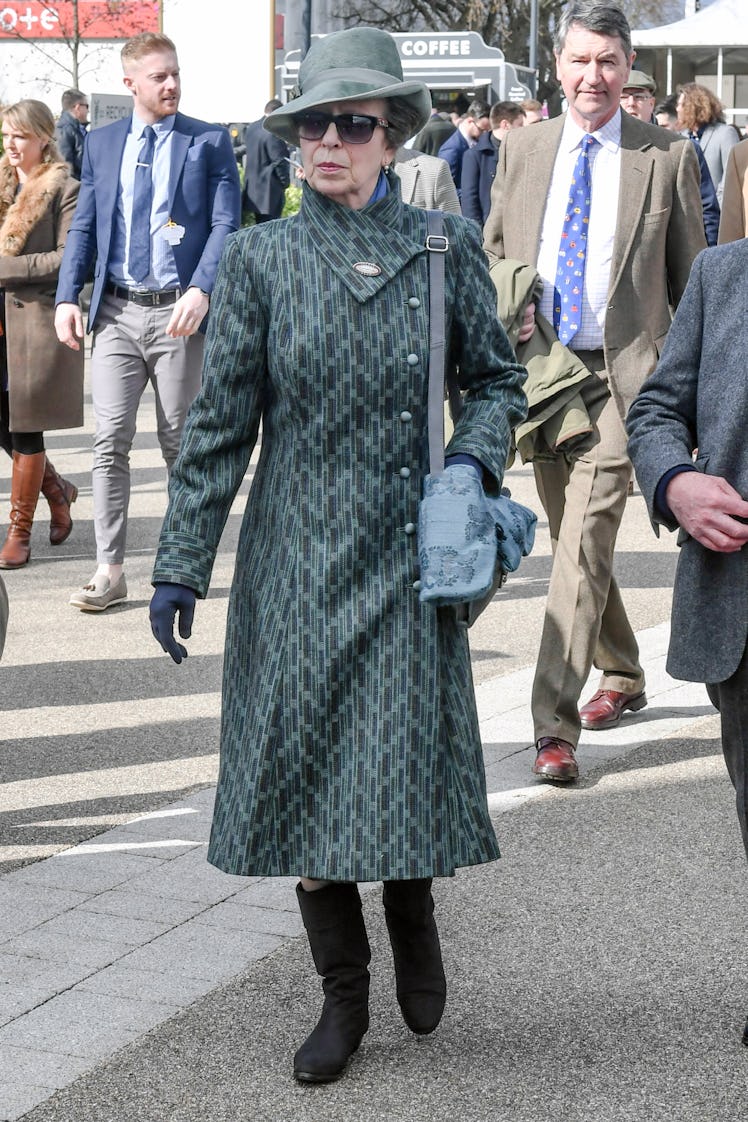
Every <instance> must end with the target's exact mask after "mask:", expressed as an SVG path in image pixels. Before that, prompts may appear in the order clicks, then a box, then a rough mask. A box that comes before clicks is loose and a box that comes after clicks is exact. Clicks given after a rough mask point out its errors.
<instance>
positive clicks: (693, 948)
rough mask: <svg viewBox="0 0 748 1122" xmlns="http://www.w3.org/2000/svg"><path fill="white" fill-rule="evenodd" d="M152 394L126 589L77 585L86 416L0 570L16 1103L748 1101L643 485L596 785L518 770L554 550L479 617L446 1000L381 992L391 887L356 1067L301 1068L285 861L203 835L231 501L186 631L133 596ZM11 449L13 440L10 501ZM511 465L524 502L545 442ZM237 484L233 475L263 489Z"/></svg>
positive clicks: (711, 833)
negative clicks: (622, 707)
mask: <svg viewBox="0 0 748 1122" xmlns="http://www.w3.org/2000/svg"><path fill="white" fill-rule="evenodd" d="M151 405H152V403H150V402H146V406H145V411H144V417H143V421H144V423H143V432H142V434H141V435H140V436H139V438H138V444H137V447H136V450H135V452H134V454H133V468H134V483H135V487H134V492H133V502H132V514H133V519H132V523H131V534H130V543H131V553H130V556H129V559H128V564H127V576H128V584H129V586H130V589H131V597H130V600H129V601H128V602H127V604H125V605H122V606H121V607H118V608H116V609H113V610H111V611H109V612H107V613H105V614H104V615H102V616H96V615H84V614H81V613H78V612H76V611H75V610H74V609H72V608H70V607H69V606H68V605H67V603H66V600H67V597H68V596H69V594H70V591H71V590H72V589H73V588H74V587H76V585H77V584H78V583H80V582H82V581H83V579H84V578H86V577H87V576H88V575H90V572H91V571H92V562H91V558H92V536H91V527H90V509H91V508H90V481H89V476H88V468H89V444H90V436H89V435H88V434H89V432H90V417H89V418H88V425H87V429H86V431H85V432H84V433H82V434H62V435H58V436H55V437H53V438H52V439H51V440H50V449H51V450H52V451H53V452H54V460H55V463H56V464H57V466H58V468H59V469H60V470H62V471H63V472H64V473H65V474H68V475H71V476H72V477H73V478H74V479H75V480H76V482H77V483H78V485H79V486H80V488H81V496H80V498H79V500H78V503H77V504H76V506H75V508H74V512H75V516H76V523H77V525H76V529H75V532H74V534H73V536H72V537H71V538H70V539H69V541H68V542H67V543H65V545H63V546H62V547H60V548H59V549H56V550H52V549H51V548H50V547H49V545H48V544H47V543H46V542H45V540H44V535H45V531H46V522H45V521H44V520H43V512H41V511H40V518H39V521H38V525H37V527H36V528H35V538H34V553H33V561H32V564H31V565H30V566H29V567H28V568H27V569H25V570H23V571H21V572H18V573H11V574H8V581H7V583H8V588H9V593H10V598H11V613H12V614H11V627H10V633H9V637H8V645H7V648H6V654H5V658H4V661H3V664H2V666H1V667H0V681H1V682H2V683H3V687H4V688H3V691H2V698H3V701H2V704H3V709H4V714H3V716H4V720H3V722H2V727H1V728H0V769H1V772H0V778H1V779H2V783H1V784H0V986H1V987H2V988H1V989H0V1119H5V1120H10V1119H16V1118H22V1117H23V1118H25V1119H27V1120H31V1122H52V1120H55V1122H88V1120H89V1119H91V1120H94V1119H96V1120H97V1122H101V1120H107V1122H125V1120H127V1122H131V1119H132V1118H133V1117H134V1116H139V1117H140V1118H142V1119H143V1120H144V1122H160V1120H162V1119H163V1120H167V1119H168V1120H169V1122H172V1120H173V1122H188V1120H189V1122H191V1120H193V1119H194V1120H198V1119H199V1120H201V1122H203V1120H206V1119H207V1120H209V1122H224V1120H225V1122H234V1120H235V1119H239V1118H244V1117H249V1118H252V1119H258V1120H264V1119H267V1120H268V1122H270V1120H272V1122H281V1120H282V1122H286V1120H291V1119H301V1120H303V1119H313V1120H315V1122H317V1120H321V1119H323V1118H324V1119H333V1120H336V1119H340V1120H345V1122H348V1120H354V1119H355V1120H357V1122H358V1120H362V1122H363V1120H368V1119H387V1120H388V1122H399V1120H403V1122H405V1120H409V1119H414V1120H415V1119H417V1120H421V1119H423V1120H424V1122H426V1120H433V1119H439V1120H441V1119H444V1120H446V1119H452V1118H453V1117H456V1116H459V1117H460V1118H464V1119H467V1120H468V1122H472V1120H474V1122H482V1120H483V1119H486V1120H489V1119H491V1120H492V1122H493V1120H496V1122H504V1120H506V1122H523V1120H525V1119H527V1120H528V1122H545V1120H546V1119H548V1120H549V1122H550V1120H551V1119H553V1120H554V1122H555V1120H557V1119H562V1120H566V1119H568V1120H569V1122H572V1120H573V1122H586V1120H587V1119H589V1120H590V1122H592V1120H593V1119H594V1120H595V1122H599V1120H607V1119H610V1120H611V1122H624V1120H628V1119H632V1120H633V1119H637V1120H640V1119H646V1120H647V1122H648V1120H650V1119H651V1120H660V1119H663V1120H664V1119H673V1120H677V1122H686V1120H691V1119H693V1120H694V1122H696V1120H697V1119H698V1120H699V1122H732V1120H733V1119H737V1118H738V1117H742V1116H743V1115H744V1113H745V1102H746V1094H747V1092H748V1049H744V1048H742V1047H741V1046H740V1044H739V1042H738V1041H739V1034H740V1029H741V1027H742V1021H743V1018H744V1016H745V1013H746V1012H748V984H747V983H748V977H747V974H748V970H747V965H748V964H747V963H746V949H745V930H746V914H745V900H746V892H745V887H746V883H745V860H744V856H743V853H742V849H741V846H740V842H739V836H738V830H737V825H736V823H735V821H734V811H733V807H732V795H731V789H730V787H729V783H728V782H727V779H726V777H725V773H724V768H723V765H722V762H721V757H720V755H719V751H718V748H719V746H718V740H717V722H716V717H715V715H714V714H713V711H712V709H711V707H710V706H709V703H708V701H707V698H706V695H705V692H704V691H703V689H702V688H701V687H697V686H688V685H684V684H681V683H675V682H672V681H671V680H670V679H668V677H667V675H666V674H665V671H664V652H665V648H666V642H667V623H666V620H667V614H668V610H669V587H670V581H671V579H672V569H673V563H674V556H675V554H674V547H673V543H672V539H670V538H664V539H663V540H662V541H659V542H658V541H657V540H656V539H655V538H654V537H653V536H652V535H651V531H650V529H649V527H648V524H647V520H646V516H645V513H644V511H643V508H642V504H641V499H640V498H639V497H638V496H634V498H633V499H632V500H631V502H630V503H629V510H628V511H627V515H626V521H625V523H624V528H623V531H622V536H621V547H622V548H621V565H620V570H619V571H620V574H621V583H622V586H623V588H624V595H625V597H626V602H627V606H628V607H629V610H630V612H631V615H632V618H633V619H634V620H635V623H636V626H637V628H638V629H639V632H640V639H641V645H642V651H643V656H644V661H645V666H646V669H647V676H648V686H647V689H648V695H649V698H650V704H649V707H648V708H647V710H645V711H644V712H642V713H640V714H637V715H636V716H635V717H633V718H631V719H629V720H628V721H627V722H625V723H624V724H623V725H622V726H621V728H619V729H616V730H613V731H611V732H609V733H598V734H586V735H585V737H584V738H583V741H582V745H581V751H580V761H581V764H582V768H583V773H584V774H583V780H582V782H581V783H580V785H579V786H578V788H575V789H572V790H569V789H555V788H550V787H548V786H545V785H535V784H534V783H533V782H532V781H531V779H530V777H529V763H530V755H531V753H530V751H529V744H530V742H531V739H532V730H531V727H530V722H529V704H528V701H529V688H530V682H531V677H532V660H533V657H534V651H535V649H536V647H537V639H538V631H539V624H540V618H541V614H542V606H543V596H544V593H545V586H546V581H547V575H548V571H549V557H548V543H547V534H546V533H545V528H544V527H543V526H542V525H541V527H540V532H539V535H538V546H537V550H536V553H535V554H534V555H533V557H532V558H530V559H529V560H528V562H526V563H524V564H523V569H522V571H521V573H520V575H519V576H517V577H516V578H515V579H514V580H513V581H512V582H511V583H510V584H509V585H508V586H507V588H506V590H505V591H504V592H502V593H501V594H500V597H499V598H498V599H497V602H496V604H495V605H494V606H493V607H492V608H491V609H490V611H489V612H487V613H486V616H485V617H483V618H482V619H481V621H480V622H479V624H478V625H477V627H476V628H475V629H474V634H473V644H472V645H473V657H474V671H475V677H476V682H477V684H478V697H479V708H480V714H481V728H482V732H483V739H484V746H485V758H486V772H487V779H488V787H489V791H490V793H491V794H490V803H491V807H492V811H493V812H494V813H495V815H496V826H497V832H498V835H499V839H500V842H501V844H502V849H503V853H504V857H503V860H502V861H500V862H497V863H495V864H493V865H491V866H486V867H482V868H478V869H472V870H464V871H462V872H460V874H459V875H458V876H457V877H455V878H454V879H453V880H449V881H443V882H441V883H439V885H438V887H437V890H436V896H437V906H438V910H439V919H440V927H441V930H442V937H443V942H444V949H445V958H446V960H447V964H448V973H449V978H450V987H451V989H450V1000H449V1005H448V1010H447V1014H446V1016H445V1019H444V1021H443V1024H442V1026H440V1028H439V1030H438V1031H437V1032H436V1033H435V1034H434V1035H433V1037H431V1038H428V1039H424V1040H418V1039H416V1038H414V1037H412V1036H411V1035H410V1034H409V1033H408V1031H407V1030H406V1029H405V1027H404V1025H403V1024H402V1021H401V1020H400V1017H399V1013H398V1011H397V1007H396V1004H395V1002H394V999H393V979H392V970H391V965H390V959H389V954H388V948H387V943H386V934H385V932H384V925H383V922H382V915H381V906H380V904H379V900H378V895H379V893H378V891H377V888H376V886H371V887H369V889H368V891H367V895H366V901H365V910H366V914H367V920H368V922H369V926H370V928H371V935H372V944H373V950H374V961H373V966H372V971H373V999H372V1028H371V1030H370V1032H369V1034H368V1035H367V1037H366V1039H365V1042H364V1044H363V1046H362V1048H361V1050H360V1052H359V1054H358V1055H357V1056H356V1058H355V1060H354V1062H353V1064H352V1065H351V1071H350V1073H349V1075H348V1077H347V1078H346V1079H345V1080H343V1081H342V1082H340V1083H339V1084H337V1085H334V1086H331V1087H326V1088H314V1089H310V1088H299V1087H296V1086H295V1085H294V1084H293V1081H292V1080H291V1079H290V1077H289V1071H290V1059H291V1056H292V1053H293V1051H294V1049H295V1047H296V1046H297V1045H298V1043H299V1041H300V1040H302V1039H303V1037H304V1036H305V1035H306V1032H307V1031H308V1030H309V1028H310V1026H311V1025H312V1024H313V1022H314V1019H315V1015H316V1010H317V1008H318V1004H319V998H318V987H317V983H316V979H315V978H314V976H313V975H312V973H311V965H310V961H309V953H308V949H307V947H306V944H305V941H304V940H303V939H302V938H300V937H298V931H299V921H298V917H297V914H296V909H295V902H294V898H293V884H292V883H291V882H289V881H286V880H282V879H280V880H274V881H271V880H267V879H264V880H256V881H251V882H248V881H247V880H245V879H240V878H230V877H226V876H223V875H222V874H219V873H217V872H215V871H214V870H212V869H211V868H210V867H209V866H208V865H207V864H206V862H205V859H204V855H205V841H206V836H207V829H208V823H209V815H210V806H211V802H212V784H213V782H214V779H215V767H216V758H215V746H216V735H217V715H218V692H217V691H218V685H219V677H220V663H221V647H222V628H223V621H224V615H225V605H226V594H227V588H228V584H229V581H230V577H231V559H232V546H233V542H234V541H235V538H236V531H237V524H238V519H239V517H240V509H241V505H242V501H243V500H242V499H241V497H240V500H239V501H238V502H237V507H236V508H235V510H236V513H234V514H233V515H232V518H231V520H230V525H229V528H228V531H227V535H226V538H225V541H224V544H223V546H222V551H221V554H220V556H219V559H218V564H217V566H216V572H215V577H214V582H213V588H212V592H211V597H210V598H209V599H208V601H207V602H205V603H204V604H202V605H200V607H199V610H198V619H197V624H196V628H195V634H194V638H193V641H192V644H191V647H192V654H191V657H190V658H189V659H188V661H187V663H186V664H184V665H183V666H182V667H180V668H176V667H174V666H173V665H172V664H171V662H170V661H169V660H168V659H167V658H166V657H165V656H163V655H162V654H161V653H160V652H159V651H158V648H156V646H155V644H154V641H153V639H152V637H151V636H150V633H149V630H148V627H147V621H146V604H147V599H148V596H149V571H150V564H151V561H152V551H153V544H154V541H155V536H156V534H157V530H158V524H159V521H160V517H161V514H162V512H163V505H164V498H163V471H162V469H161V467H160V466H159V462H158V454H157V451H156V448H155V438H154V435H153V431H152V424H151V422H150V419H149V418H150V412H149V410H150V408H151ZM7 468H8V465H7V464H5V463H3V464H2V465H1V466H0V501H4V498H5V496H6V495H7V478H8V470H7ZM511 484H512V487H513V489H514V491H515V494H516V495H517V496H518V497H520V498H522V499H523V500H524V501H527V502H530V504H531V505H535V506H537V502H536V500H535V499H534V496H533V493H532V485H531V481H530V476H529V473H528V472H527V471H526V470H525V469H522V468H517V469H515V470H514V471H513V472H512V473H511ZM244 490H246V486H245V489H244Z"/></svg>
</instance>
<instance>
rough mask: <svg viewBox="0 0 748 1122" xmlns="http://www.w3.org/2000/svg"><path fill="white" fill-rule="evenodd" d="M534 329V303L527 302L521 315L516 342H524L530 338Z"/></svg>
mask: <svg viewBox="0 0 748 1122" xmlns="http://www.w3.org/2000/svg"><path fill="white" fill-rule="evenodd" d="M534 330H535V305H534V304H528V305H527V307H526V308H525V314H524V316H523V317H522V326H521V327H520V329H519V335H518V336H517V342H518V343H526V342H527V340H528V339H531V338H532V333H533V331H534Z"/></svg>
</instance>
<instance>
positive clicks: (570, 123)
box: [561, 109, 623, 153]
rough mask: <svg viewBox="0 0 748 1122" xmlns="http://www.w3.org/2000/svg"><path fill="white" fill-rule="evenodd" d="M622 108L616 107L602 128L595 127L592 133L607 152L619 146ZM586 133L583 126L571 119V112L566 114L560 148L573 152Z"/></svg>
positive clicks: (615, 149) (614, 150) (613, 150)
mask: <svg viewBox="0 0 748 1122" xmlns="http://www.w3.org/2000/svg"><path fill="white" fill-rule="evenodd" d="M622 112H623V110H622V109H617V110H616V112H615V113H614V114H613V116H612V117H611V118H610V120H609V121H607V122H606V123H605V124H604V125H603V126H602V128H599V129H596V130H595V132H593V133H592V136H594V138H595V140H597V141H598V143H599V144H600V146H601V147H602V148H607V149H608V151H609V152H614V153H615V152H617V151H618V149H619V148H620V147H621V113H622ZM585 136H587V133H586V132H585V131H584V129H583V128H580V126H579V125H578V124H577V123H576V121H574V120H573V118H572V116H571V113H567V114H566V120H565V121H564V132H563V136H562V138H561V148H562V150H563V151H565V152H573V151H574V149H575V148H578V147H579V146H580V144H581V143H582V140H583V139H584V137H585Z"/></svg>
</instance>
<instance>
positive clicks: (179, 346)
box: [55, 32, 241, 611]
mask: <svg viewBox="0 0 748 1122" xmlns="http://www.w3.org/2000/svg"><path fill="white" fill-rule="evenodd" d="M122 66H123V69H124V74H125V76H124V83H125V86H126V87H127V89H128V90H129V91H130V93H131V94H132V96H133V113H132V116H130V117H127V118H126V119H125V120H122V121H116V122H114V123H113V124H111V125H107V126H106V127H104V128H101V129H96V130H94V131H93V132H91V133H90V134H89V136H88V137H87V140H86V146H85V149H84V154H83V166H82V171H81V189H80V195H79V198H78V206H77V208H76V212H75V217H74V219H73V223H72V226H71V228H70V232H69V234H68V238H67V243H66V246H65V253H64V256H63V260H62V266H61V268H60V277H59V282H58V287H57V298H56V303H57V311H56V314H55V327H56V330H57V335H58V338H59V339H60V342H62V343H65V344H66V345H67V346H69V347H72V348H73V349H74V350H78V349H79V348H80V346H81V341H82V338H83V319H82V316H81V312H80V307H79V304H78V297H79V295H80V292H81V289H82V288H83V285H84V283H85V280H86V278H87V276H88V274H89V270H90V268H91V265H92V263H93V261H94V259H95V261H96V268H95V273H94V284H93V293H92V297H91V307H90V312H89V318H88V330H89V331H91V330H92V331H93V346H92V352H91V391H92V399H93V407H94V415H95V419H96V435H95V439H94V460H93V475H92V482H93V499H94V527H95V533H96V551H97V564H98V567H97V569H96V572H95V574H94V576H93V577H92V578H91V579H90V580H89V581H88V583H87V584H85V585H84V586H83V587H82V588H81V589H80V590H79V591H77V592H75V593H74V594H73V596H72V597H71V599H70V603H71V604H73V605H74V606H75V607H77V608H80V609H81V610H82V611H103V610H105V609H106V608H109V607H111V605H112V604H117V603H119V602H120V601H122V600H124V599H125V597H126V596H127V586H126V584H125V575H124V559H125V544H126V534H127V507H128V503H129V498H130V469H129V452H130V447H131V445H132V441H133V437H134V435H135V425H136V418H137V411H138V405H139V403H140V399H141V397H142V394H143V391H144V390H145V388H146V386H147V385H148V383H149V382H151V383H152V385H153V388H154V391H155V394H156V415H157V422H158V439H159V444H160V446H161V452H162V455H163V457H164V460H165V461H166V465H167V469H169V468H170V467H171V465H172V464H173V462H174V460H175V459H176V455H177V451H178V449H179V441H180V437H181V433H182V426H183V424H184V420H185V418H186V415H187V410H188V409H189V406H190V405H191V403H192V400H193V398H194V397H195V395H196V394H197V391H198V389H199V387H200V374H201V368H202V350H203V334H202V332H201V328H203V329H204V323H205V319H206V316H207V314H208V307H209V303H210V293H211V291H212V288H213V283H214V280H215V275H216V270H217V267H218V261H219V258H220V256H221V250H222V248H223V243H224V240H225V239H226V236H227V234H229V233H231V232H232V231H233V230H236V229H237V227H238V226H239V221H240V205H241V204H240V186H239V174H238V170H237V166H236V159H235V156H234V152H233V148H232V145H231V140H230V138H229V134H228V132H227V131H226V129H224V128H221V127H220V126H217V125H210V124H208V123H207V122H205V121H198V120H195V119H194V118H192V117H185V116H184V115H183V114H181V113H178V112H177V110H178V108H179V99H180V95H181V88H180V79H179V64H178V62H177V54H176V48H175V46H174V44H173V43H172V41H171V39H169V38H167V37H166V36H165V35H161V34H154V33H151V32H145V33H143V34H142V35H136V36H135V37H134V38H132V39H129V40H128V41H127V43H125V45H124V47H123V48H122Z"/></svg>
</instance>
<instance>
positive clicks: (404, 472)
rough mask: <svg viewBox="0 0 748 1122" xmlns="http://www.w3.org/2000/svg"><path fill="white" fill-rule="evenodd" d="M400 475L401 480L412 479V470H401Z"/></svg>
mask: <svg viewBox="0 0 748 1122" xmlns="http://www.w3.org/2000/svg"><path fill="white" fill-rule="evenodd" d="M399 475H400V478H401V479H410V468H400V472H399Z"/></svg>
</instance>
